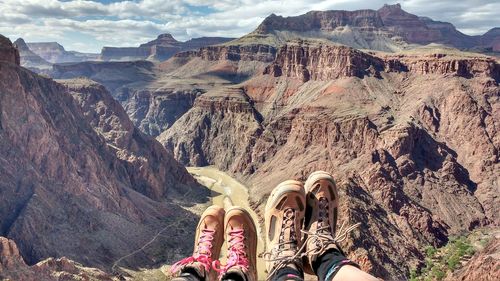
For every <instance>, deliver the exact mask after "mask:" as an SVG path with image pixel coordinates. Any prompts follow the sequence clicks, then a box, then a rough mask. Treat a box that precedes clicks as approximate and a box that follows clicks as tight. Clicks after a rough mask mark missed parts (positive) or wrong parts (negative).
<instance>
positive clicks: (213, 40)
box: [100, 33, 232, 61]
mask: <svg viewBox="0 0 500 281" xmlns="http://www.w3.org/2000/svg"><path fill="white" fill-rule="evenodd" d="M230 40H232V38H223V37H201V38H193V39H191V40H189V41H186V42H180V41H177V40H175V39H174V37H172V35H170V34H168V33H167V34H160V35H158V38H156V39H155V40H152V41H150V42H148V43H144V44H141V45H140V46H139V47H103V48H102V51H101V56H100V59H101V60H104V61H129V60H145V59H148V60H153V61H164V60H167V59H169V58H170V57H172V56H173V55H174V54H176V53H178V52H181V51H187V50H194V49H198V48H201V47H204V46H208V45H216V44H220V43H224V42H228V41H230Z"/></svg>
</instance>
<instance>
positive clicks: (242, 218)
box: [214, 207, 257, 281]
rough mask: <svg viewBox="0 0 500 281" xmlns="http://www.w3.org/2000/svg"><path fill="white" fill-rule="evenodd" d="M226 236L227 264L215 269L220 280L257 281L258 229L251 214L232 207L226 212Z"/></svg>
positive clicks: (215, 264)
mask: <svg viewBox="0 0 500 281" xmlns="http://www.w3.org/2000/svg"><path fill="white" fill-rule="evenodd" d="M224 221H225V223H224V225H225V234H226V243H227V247H228V249H227V263H226V265H225V266H223V267H221V268H217V264H218V261H215V262H214V269H215V270H217V271H218V272H219V279H223V278H224V279H238V278H232V276H240V277H241V278H243V280H246V281H257V229H256V227H255V224H254V222H253V219H252V217H251V216H250V214H249V213H248V212H247V211H246V210H245V209H243V208H241V207H231V208H230V209H229V210H228V211H227V212H226V218H225V220H224Z"/></svg>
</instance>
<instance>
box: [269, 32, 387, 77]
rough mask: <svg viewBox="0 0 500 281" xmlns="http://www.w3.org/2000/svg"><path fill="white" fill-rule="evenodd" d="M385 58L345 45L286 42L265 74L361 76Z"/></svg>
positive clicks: (378, 67) (373, 69)
mask: <svg viewBox="0 0 500 281" xmlns="http://www.w3.org/2000/svg"><path fill="white" fill-rule="evenodd" d="M383 68H384V62H383V61H382V60H381V59H379V58H375V57H373V56H371V55H368V54H366V53H363V52H361V51H358V50H355V49H353V48H349V47H345V46H341V45H339V46H335V45H330V44H319V43H316V44H315V43H308V42H304V41H298V42H296V43H288V44H286V45H284V46H283V47H281V48H280V49H279V52H278V54H277V55H276V59H275V60H274V62H273V63H272V64H271V65H270V66H268V67H267V68H266V69H265V70H264V74H271V75H273V76H274V77H279V76H285V77H290V78H295V79H299V80H301V81H303V82H306V81H309V80H322V81H326V80H333V79H337V78H340V77H351V76H356V77H363V76H364V75H367V74H368V75H369V74H370V71H371V72H372V73H371V74H376V73H375V72H376V71H379V70H382V69H383Z"/></svg>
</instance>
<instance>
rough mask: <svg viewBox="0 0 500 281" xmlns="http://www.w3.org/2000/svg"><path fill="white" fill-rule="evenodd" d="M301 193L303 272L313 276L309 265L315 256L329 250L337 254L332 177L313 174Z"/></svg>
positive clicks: (334, 192) (335, 198) (334, 196)
mask: <svg viewBox="0 0 500 281" xmlns="http://www.w3.org/2000/svg"><path fill="white" fill-rule="evenodd" d="M305 190H306V198H307V205H306V218H305V233H306V236H305V238H306V240H305V241H306V242H305V243H306V255H305V257H304V259H303V260H304V271H305V272H306V273H308V274H314V270H313V268H312V264H313V262H314V261H316V259H317V258H318V257H319V256H321V255H322V254H324V253H325V252H326V251H328V250H330V249H337V250H339V251H340V248H339V247H338V246H337V244H336V240H335V231H336V228H337V217H338V207H339V201H338V198H339V196H338V192H337V187H336V185H335V181H334V180H333V177H332V176H331V175H330V174H329V173H327V172H323V171H316V172H314V173H312V174H311V175H310V176H309V177H308V178H307V180H306V183H305Z"/></svg>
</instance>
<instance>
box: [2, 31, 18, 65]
mask: <svg viewBox="0 0 500 281" xmlns="http://www.w3.org/2000/svg"><path fill="white" fill-rule="evenodd" d="M0 61H6V62H10V63H14V64H17V65H19V64H20V63H21V62H20V58H19V51H18V50H17V49H16V48H14V46H13V45H12V43H11V42H10V40H9V38H7V37H4V36H3V35H0Z"/></svg>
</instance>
